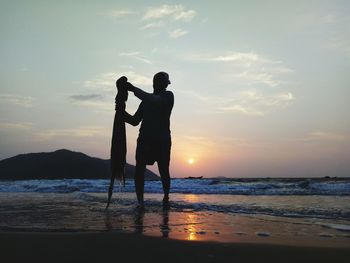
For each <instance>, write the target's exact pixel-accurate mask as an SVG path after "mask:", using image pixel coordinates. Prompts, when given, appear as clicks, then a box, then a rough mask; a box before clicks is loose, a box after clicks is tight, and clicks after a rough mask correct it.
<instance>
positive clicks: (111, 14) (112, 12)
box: [101, 9, 138, 18]
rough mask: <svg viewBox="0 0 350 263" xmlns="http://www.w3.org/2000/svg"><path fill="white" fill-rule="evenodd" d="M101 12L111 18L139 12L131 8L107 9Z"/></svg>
mask: <svg viewBox="0 0 350 263" xmlns="http://www.w3.org/2000/svg"><path fill="white" fill-rule="evenodd" d="M101 14H102V15H104V16H108V17H111V18H122V17H126V16H130V15H136V14H138V12H137V11H134V10H130V9H119V10H110V11H106V12H103V13H101Z"/></svg>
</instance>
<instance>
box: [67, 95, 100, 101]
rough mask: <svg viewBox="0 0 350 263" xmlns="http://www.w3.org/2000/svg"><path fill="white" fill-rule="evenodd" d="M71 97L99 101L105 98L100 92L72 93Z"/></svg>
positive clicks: (78, 99) (79, 99)
mask: <svg viewBox="0 0 350 263" xmlns="http://www.w3.org/2000/svg"><path fill="white" fill-rule="evenodd" d="M70 98H71V99H73V100H77V101H99V100H101V99H103V96H102V95H100V94H86V95H72V96H70Z"/></svg>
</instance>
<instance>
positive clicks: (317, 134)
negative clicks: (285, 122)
mask: <svg viewBox="0 0 350 263" xmlns="http://www.w3.org/2000/svg"><path fill="white" fill-rule="evenodd" d="M349 140H350V134H342V133H338V132H331V131H314V132H310V133H309V134H308V135H307V136H306V137H305V138H304V139H303V141H332V142H343V141H349Z"/></svg>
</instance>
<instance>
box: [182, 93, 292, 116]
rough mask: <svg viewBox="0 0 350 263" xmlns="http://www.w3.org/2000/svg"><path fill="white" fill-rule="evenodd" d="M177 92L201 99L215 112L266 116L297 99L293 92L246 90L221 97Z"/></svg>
mask: <svg viewBox="0 0 350 263" xmlns="http://www.w3.org/2000/svg"><path fill="white" fill-rule="evenodd" d="M177 92H179V93H183V94H184V95H186V96H189V97H191V98H194V99H196V100H199V101H200V102H201V103H203V104H205V105H206V106H207V107H211V108H212V110H213V111H215V112H221V113H238V114H244V115H248V116H257V117H259V116H260V117H261V116H265V115H266V114H267V113H268V112H270V111H272V110H278V109H284V108H286V107H288V106H290V105H292V104H293V103H294V102H295V100H296V98H295V96H294V95H293V94H292V93H291V92H279V93H270V94H264V93H262V92H258V91H256V90H244V91H240V92H235V93H230V94H226V95H225V96H220V97H215V96H209V95H203V94H199V93H197V92H194V91H187V90H178V91H177Z"/></svg>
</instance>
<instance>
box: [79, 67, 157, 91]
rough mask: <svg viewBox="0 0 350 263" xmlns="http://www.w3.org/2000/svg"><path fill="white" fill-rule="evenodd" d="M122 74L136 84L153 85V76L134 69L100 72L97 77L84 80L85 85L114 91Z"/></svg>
mask: <svg viewBox="0 0 350 263" xmlns="http://www.w3.org/2000/svg"><path fill="white" fill-rule="evenodd" d="M121 76H126V77H127V78H128V81H130V82H131V83H133V84H135V85H141V86H147V85H152V78H151V77H148V76H145V75H142V74H138V73H135V72H134V71H121V72H107V73H102V74H99V75H98V76H97V77H96V78H93V79H90V80H86V81H84V87H87V88H95V89H96V88H97V89H98V90H101V91H113V90H114V89H115V82H116V80H117V79H118V78H120V77H121Z"/></svg>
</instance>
